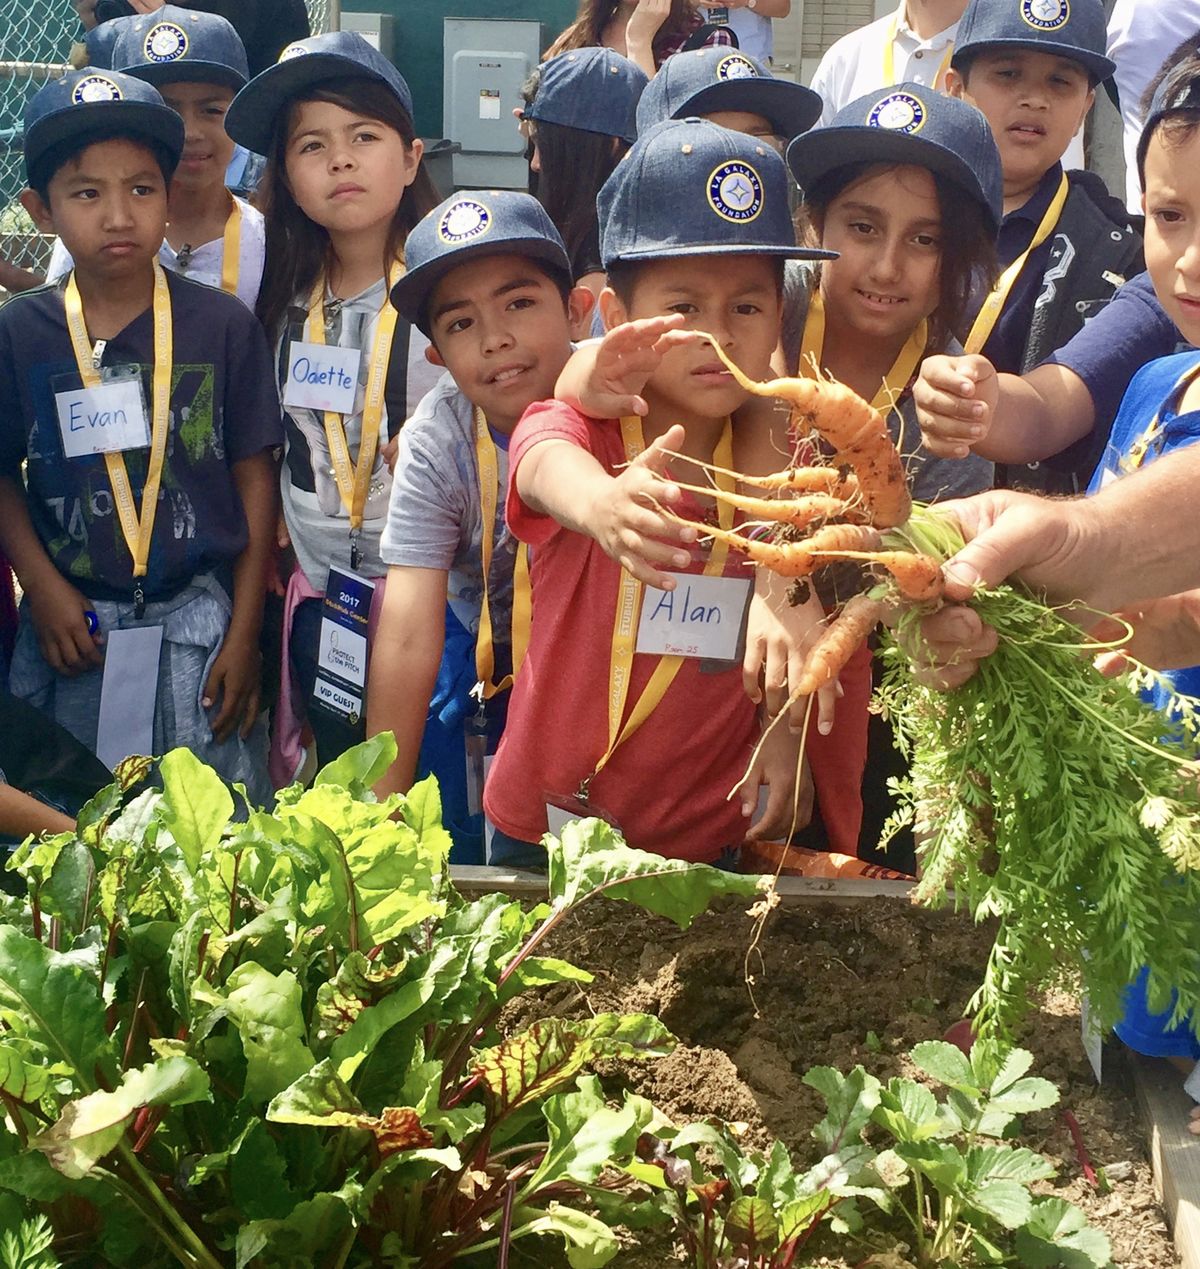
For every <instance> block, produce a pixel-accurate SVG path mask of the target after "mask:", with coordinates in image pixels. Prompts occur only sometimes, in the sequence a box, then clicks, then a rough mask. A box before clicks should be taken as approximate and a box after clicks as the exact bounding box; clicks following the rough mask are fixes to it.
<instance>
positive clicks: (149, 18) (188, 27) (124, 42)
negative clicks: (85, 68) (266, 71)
mask: <svg viewBox="0 0 1200 1269" xmlns="http://www.w3.org/2000/svg"><path fill="white" fill-rule="evenodd" d="M104 25H105V26H111V27H113V28H114V29H115V36H114V39H113V45H112V64H113V65H114V66H115V67H117V69H118V70H123V71H124V72H125V73H126V74H127V75H136V76H137V77H138V79H144V80H145V81H146V82H147V83H149V84H174V83H179V82H192V83H201V84H210V83H211V84H226V85H228V87H230V88H241V87H243V86H244V85H245V84H246V81H247V80H248V79H249V78H250V69H249V65H248V63H247V61H246V49H245V46H244V45H243V44H242V40H241V37H240V36H239V35H238V33H237V32H236V31H235V30H234V29H233V27H232V26H231V25H230V23H228V22H227V21H226V20H225V19H224V18H222V17H219V16H218V15H217V14H215V13H200V12H196V11H194V10H192V9H183V8H180V7H179V6H177V5H172V4H168V5H164V6H163V7H162V8H161V9H155V10H154V12H153V13H149V14H146V13H139V14H134V16H133V17H127V18H114V19H113V20H112V21H111V22H106V23H104Z"/></svg>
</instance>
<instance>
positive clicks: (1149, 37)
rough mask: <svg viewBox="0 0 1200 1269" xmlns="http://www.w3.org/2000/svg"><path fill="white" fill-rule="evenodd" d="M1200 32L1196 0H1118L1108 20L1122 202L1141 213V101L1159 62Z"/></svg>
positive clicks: (1199, 18) (1157, 68)
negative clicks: (1120, 139) (1120, 135)
mask: <svg viewBox="0 0 1200 1269" xmlns="http://www.w3.org/2000/svg"><path fill="white" fill-rule="evenodd" d="M1194 31H1200V0H1117V3H1116V5H1115V6H1114V8H1113V11H1112V16H1111V17H1110V18H1109V20H1108V55H1109V57H1111V58H1112V59H1113V61H1114V62H1116V64H1117V69H1116V71H1115V72H1114V73H1113V79H1114V80H1115V81H1116V85H1117V93H1118V95H1119V96H1120V99H1121V122H1122V123H1123V124H1124V147H1125V203H1126V206H1127V207H1128V208H1129V210H1130V211H1131V212H1140V211H1141V210H1142V189H1141V184H1140V182H1139V181H1138V173H1137V143H1138V138H1139V137H1140V136H1141V134H1142V120H1143V116H1142V97H1143V96H1144V95H1145V92H1146V89H1147V88H1148V87H1149V86H1150V81H1151V80H1152V79H1153V78H1154V77H1155V75H1157V74H1158V72H1159V70H1160V69H1161V68H1162V64H1163V62H1165V61H1166V60H1167V58H1168V57H1170V56H1171V54H1172V53H1173V52H1174V51H1175V49H1176V48H1177V47H1178V46H1179V44H1180V42H1181V41H1182V40H1183V38H1184V37H1185V36H1186V35H1187V34H1189V32H1194Z"/></svg>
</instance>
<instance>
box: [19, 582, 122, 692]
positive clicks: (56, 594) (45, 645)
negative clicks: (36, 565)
mask: <svg viewBox="0 0 1200 1269" xmlns="http://www.w3.org/2000/svg"><path fill="white" fill-rule="evenodd" d="M26 598H27V599H28V601H29V615H30V617H32V619H33V628H34V630H35V631H36V632H37V640H38V646H39V647H40V648H41V650H42V656H43V657H45V658H46V663H47V665H49V666H50V668H51V669H52V670H53V671H54V672H55V673H56V674H64V675H66V676H67V677H68V678H74V677H75V676H76V675H77V674H83V673H85V672H86V671H88V670H95V669H98V668H99V667H100V666H101V665H102V664H103V662H104V658H103V656H102V655H101V652H100V648H101V645H102V644H103V642H104V637H103V635H101V634H99V633H97V634H92V632H91V629H90V628H89V626H88V619H87V616H86V615H85V614H86V613H88V612H89V611H90V610H91V607H92V605H91V602H90V601H89V600H88V599H87V598H86V597H85V596H84V595H82V594H80V592H79V591H77V590H76V589H75V587H74V586H72V585H71V583H70V582H68V581H66V580H65V579H64V578H63V577H62V575H61V574H60V573H58V572H56V571H54V570H53V569H51V570H50V571H49V572H48V573H47V574H46V578H45V580H44V581H39V582H38V583H37V584H36V585H35V586H30V587H29V589H28V590H27V591H26Z"/></svg>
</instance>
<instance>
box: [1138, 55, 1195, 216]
mask: <svg viewBox="0 0 1200 1269" xmlns="http://www.w3.org/2000/svg"><path fill="white" fill-rule="evenodd" d="M1169 115H1180V116H1186V117H1188V118H1189V119H1190V120H1191V121H1193V122H1197V123H1200V79H1198V78H1196V76H1194V75H1191V74H1186V73H1181V72H1176V73H1172V72H1170V71H1169V72H1168V73H1167V74H1166V75H1164V76H1163V80H1162V83H1161V84H1159V85H1158V87H1157V88H1155V90H1154V96H1153V97H1152V98H1151V99H1150V109H1149V110H1147V112H1146V122H1145V124H1143V126H1142V135H1141V136H1140V137H1139V138H1138V144H1137V169H1138V179H1139V181H1140V182H1141V186H1142V191H1143V192H1145V189H1146V151H1147V150H1148V149H1149V148H1150V138H1151V137H1152V136H1153V135H1154V130H1155V128H1157V127H1158V125H1159V124H1160V123H1162V121H1163V120H1164V119H1165V118H1167V117H1168V116H1169Z"/></svg>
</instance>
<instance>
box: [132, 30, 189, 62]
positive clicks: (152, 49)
mask: <svg viewBox="0 0 1200 1269" xmlns="http://www.w3.org/2000/svg"><path fill="white" fill-rule="evenodd" d="M187 49H188V37H187V32H186V31H185V30H184V29H183V27H181V26H176V25H175V23H174V22H160V23H159V24H158V25H157V26H155V27H151V28H150V34H149V35H147V36H146V42H145V43H144V44H143V45H142V52H143V53H144V54H145V55H146V58H147V60H148V61H151V62H159V63H161V62H175V61H178V60H179V58H181V57H182V56H183V55H184V54H185V53H186V52H187Z"/></svg>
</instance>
